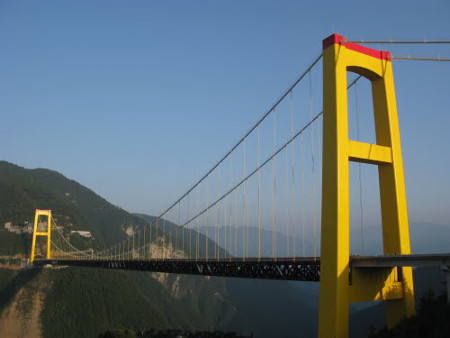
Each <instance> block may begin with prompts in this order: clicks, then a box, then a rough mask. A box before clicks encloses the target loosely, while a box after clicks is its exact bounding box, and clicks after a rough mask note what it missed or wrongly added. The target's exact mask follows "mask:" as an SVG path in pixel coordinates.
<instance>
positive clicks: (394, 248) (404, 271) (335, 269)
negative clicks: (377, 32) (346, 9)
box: [319, 34, 415, 338]
mask: <svg viewBox="0 0 450 338" xmlns="http://www.w3.org/2000/svg"><path fill="white" fill-rule="evenodd" d="M344 41H345V39H344V37H342V36H340V35H337V34H334V35H331V36H330V37H328V38H326V39H325V40H323V174H322V175H323V176H322V185H323V188H322V189H323V190H322V235H321V236H322V237H321V271H320V301H319V337H324V338H325V337H327V338H328V337H347V336H348V319H349V304H350V303H356V302H362V301H375V300H384V301H386V306H387V325H388V327H392V326H394V325H395V324H396V323H397V322H398V321H399V320H400V319H401V318H403V317H408V316H412V315H414V313H415V304H414V289H413V280H412V270H411V268H389V269H386V268H383V269H364V270H363V269H353V271H352V273H351V276H352V278H351V281H350V278H349V275H350V274H349V272H350V271H349V270H350V267H349V256H350V245H349V243H350V238H349V237H350V231H349V161H355V162H363V163H369V164H374V165H377V166H378V174H379V185H380V199H381V215H382V232H383V251H384V254H387V255H395V254H409V253H410V239H409V226H408V215H407V208H406V194H405V184H404V177H403V163H402V154H401V145H400V132H399V126H398V117H397V107H396V99H395V89H394V79H393V73H392V63H391V60H390V54H389V53H388V52H383V51H377V50H373V49H369V48H366V47H364V46H361V45H358V44H354V43H345V42H344ZM347 71H351V72H354V73H357V74H359V75H362V76H363V77H365V78H367V79H368V80H369V81H370V82H371V84H372V95H373V102H374V114H375V129H376V130H375V134H376V144H369V143H364V142H359V141H354V140H349V138H348V107H347Z"/></svg>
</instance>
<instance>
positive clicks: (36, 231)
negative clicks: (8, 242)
mask: <svg viewBox="0 0 450 338" xmlns="http://www.w3.org/2000/svg"><path fill="white" fill-rule="evenodd" d="M39 216H47V231H39V229H38V223H39ZM51 230H52V211H51V210H39V209H36V213H35V215H34V227H33V241H32V243H31V256H30V262H31V263H33V261H34V256H35V254H36V237H37V236H44V237H47V257H46V258H47V259H50V258H51V233H52V232H51Z"/></svg>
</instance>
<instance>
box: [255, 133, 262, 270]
mask: <svg viewBox="0 0 450 338" xmlns="http://www.w3.org/2000/svg"><path fill="white" fill-rule="evenodd" d="M256 132H257V139H256V140H257V155H256V156H257V162H258V168H259V166H260V165H261V159H260V153H259V126H258V128H257V129H256ZM260 259H261V170H260V169H258V261H259V260H260Z"/></svg>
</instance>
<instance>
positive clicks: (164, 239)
mask: <svg viewBox="0 0 450 338" xmlns="http://www.w3.org/2000/svg"><path fill="white" fill-rule="evenodd" d="M166 217H167V216H166V215H164V218H163V238H162V248H161V256H162V259H163V260H164V259H165V257H164V256H165V250H166ZM150 244H151V243H150Z"/></svg>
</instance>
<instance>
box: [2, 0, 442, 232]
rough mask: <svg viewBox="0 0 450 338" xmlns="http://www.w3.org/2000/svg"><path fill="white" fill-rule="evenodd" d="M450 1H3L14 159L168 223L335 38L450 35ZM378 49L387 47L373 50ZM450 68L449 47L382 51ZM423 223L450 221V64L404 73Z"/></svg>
mask: <svg viewBox="0 0 450 338" xmlns="http://www.w3.org/2000/svg"><path fill="white" fill-rule="evenodd" d="M449 14H450V3H449V2H448V1H429V2H423V1H397V2H393V1H377V2H369V1H364V2H361V1H355V2H339V3H337V2H334V1H329V2H322V3H319V2H302V1H110V0H108V1H4V0H3V1H0V45H1V47H2V52H1V53H0V116H1V121H2V124H1V133H0V143H1V146H0V158H1V159H2V160H7V161H10V162H13V163H16V164H18V165H21V166H24V167H27V168H36V167H44V168H50V169H54V170H57V171H59V172H61V173H63V174H64V175H66V176H68V177H70V178H72V179H75V180H77V181H79V182H80V183H82V184H84V185H86V186H88V187H90V188H91V189H93V190H94V191H95V192H97V193H99V194H100V195H102V196H104V197H105V198H106V199H108V200H109V201H111V202H112V203H114V204H116V205H119V206H122V207H123V208H125V209H127V210H129V211H139V212H147V213H151V214H157V213H159V212H160V211H161V210H162V209H163V208H164V207H165V206H167V205H168V204H169V203H170V202H172V201H174V200H175V199H176V198H177V196H178V195H180V194H181V193H182V192H183V191H184V190H186V189H187V188H188V187H189V186H190V185H191V184H192V183H193V182H194V181H195V180H196V179H198V178H200V176H201V175H202V174H203V173H205V171H206V170H207V168H208V167H209V166H210V165H211V164H212V163H213V162H214V161H216V160H217V159H218V158H219V157H220V156H221V155H223V154H224V153H225V152H226V151H227V150H228V149H229V148H230V146H231V145H232V144H233V143H234V142H235V141H236V140H237V139H238V138H239V137H240V136H241V135H242V134H243V133H244V132H245V131H246V130H247V129H248V128H249V126H250V125H251V124H252V123H254V122H255V121H256V120H257V119H258V118H259V116H261V114H262V113H263V112H264V111H265V110H266V109H267V108H268V107H269V106H270V105H271V104H272V103H273V102H274V101H275V99H276V98H277V97H278V96H279V95H280V94H281V93H282V92H283V91H284V90H285V89H286V88H287V87H288V85H289V84H290V83H291V82H292V81H293V80H294V79H295V78H296V77H297V76H298V74H300V73H301V72H302V71H303V70H304V69H305V67H306V66H307V65H308V64H309V63H311V61H312V60H313V59H314V58H315V57H316V56H317V55H318V54H319V53H320V51H321V41H322V39H323V38H324V37H326V36H328V35H330V34H331V33H333V32H338V33H340V34H343V35H344V36H346V37H348V38H351V39H360V38H363V39H372V40H373V39H385V40H386V39H423V38H427V39H445V38H447V39H449V38H450V21H449V20H448V18H449ZM373 47H374V48H378V46H373ZM383 49H389V50H391V51H392V52H393V54H394V55H402V56H408V55H412V56H431V57H434V56H436V55H438V54H439V55H440V56H442V57H450V48H449V47H448V46H411V45H401V46H399V45H396V46H390V45H389V46H383ZM394 72H395V79H396V89H397V99H398V108H399V118H400V127H401V134H402V143H403V152H404V161H405V172H406V182H407V193H408V201H409V212H410V217H411V218H412V219H413V220H420V221H432V222H436V223H442V224H450V208H449V200H450V199H449V195H450V180H449V178H448V171H449V168H450V156H449V149H450V136H449V132H448V129H449V126H450V110H449V105H448V93H449V88H450V87H449V85H450V66H449V65H448V64H444V63H440V64H426V63H417V62H407V61H396V62H394Z"/></svg>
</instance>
